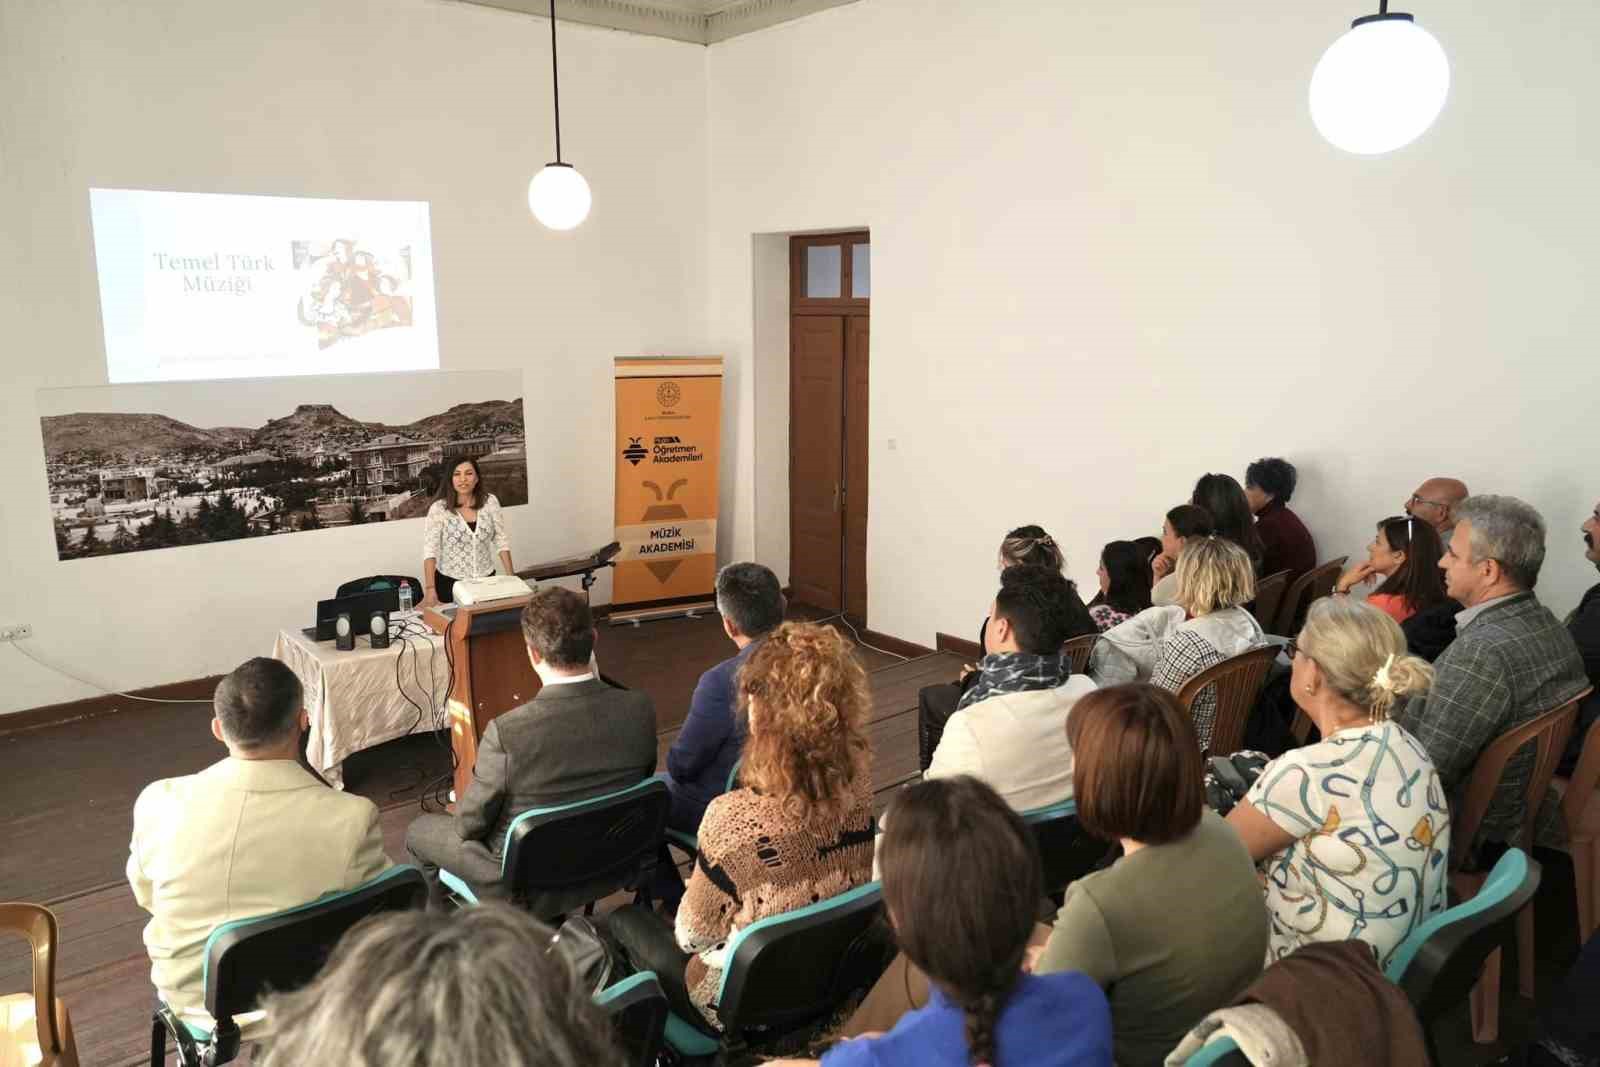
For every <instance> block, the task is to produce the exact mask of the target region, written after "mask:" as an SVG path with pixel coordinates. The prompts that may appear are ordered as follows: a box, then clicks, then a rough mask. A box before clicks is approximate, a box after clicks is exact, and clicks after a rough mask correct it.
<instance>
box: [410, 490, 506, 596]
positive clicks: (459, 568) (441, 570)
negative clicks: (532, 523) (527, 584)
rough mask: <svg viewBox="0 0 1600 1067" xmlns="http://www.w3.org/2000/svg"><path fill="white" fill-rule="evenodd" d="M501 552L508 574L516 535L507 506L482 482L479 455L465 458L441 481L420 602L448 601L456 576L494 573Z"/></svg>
mask: <svg viewBox="0 0 1600 1067" xmlns="http://www.w3.org/2000/svg"><path fill="white" fill-rule="evenodd" d="M496 555H498V556H499V558H500V568H501V570H502V571H504V572H505V573H506V574H514V573H516V568H514V567H513V566H512V565H511V536H510V533H509V532H508V531H507V530H506V520H505V517H504V512H502V511H501V510H500V501H498V500H496V499H495V496H494V494H493V493H491V492H489V491H488V490H487V489H486V488H485V487H484V484H483V476H482V475H481V474H480V473H479V472H478V461H477V460H475V459H463V460H461V461H459V462H458V463H457V464H456V465H455V467H454V469H453V470H452V471H451V472H450V477H448V478H442V479H440V481H439V492H438V495H437V496H435V497H434V501H433V506H432V507H430V508H428V520H427V525H426V526H425V527H424V528H423V533H422V603H421V604H420V605H418V606H419V607H436V606H437V605H439V604H447V603H449V602H450V601H451V600H452V599H453V598H454V597H453V595H454V593H455V587H456V582H457V581H458V580H460V579H463V578H487V577H489V576H490V575H491V574H493V573H494V564H495V557H496Z"/></svg>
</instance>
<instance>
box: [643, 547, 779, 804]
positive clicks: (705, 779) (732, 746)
mask: <svg viewBox="0 0 1600 1067" xmlns="http://www.w3.org/2000/svg"><path fill="white" fill-rule="evenodd" d="M784 608H785V604H784V600H783V593H782V592H781V591H780V589H779V587H778V576H777V575H775V574H773V573H772V572H771V571H770V570H768V569H767V568H766V567H763V566H762V565H761V564H759V563H730V564H728V565H727V566H726V567H724V568H722V570H721V571H720V572H718V574H717V610H718V611H719V612H721V613H722V629H723V632H725V633H726V634H727V635H728V639H729V640H730V641H732V642H733V643H734V645H735V646H737V647H738V649H739V651H738V653H737V654H735V655H734V656H733V657H731V658H729V659H725V660H723V661H722V662H721V663H719V664H717V665H716V666H715V667H712V668H711V669H710V670H708V671H706V672H705V673H704V674H702V675H701V676H700V681H699V683H697V684H696V685H695V687H694V696H693V697H692V698H690V701H689V715H688V717H687V718H686V719H684V720H683V726H682V728H681V729H679V731H678V736H677V738H676V739H675V740H674V741H673V742H672V748H670V749H669V750H668V751H667V774H668V776H669V777H668V780H667V787H668V788H669V789H671V791H672V812H671V814H670V815H669V816H668V818H667V825H668V826H670V827H672V828H673V829H674V830H681V831H683V832H684V833H690V834H692V833H695V832H696V831H697V830H699V828H700V819H701V817H702V816H703V815H705V813H706V805H707V804H709V803H711V801H712V800H713V799H714V798H716V797H718V796H720V795H721V794H722V793H723V792H724V791H726V789H727V784H728V773H729V772H730V771H732V770H733V765H734V764H735V763H737V762H738V760H739V753H740V751H741V750H742V749H743V747H744V734H743V732H742V730H741V728H740V726H739V721H738V708H737V707H736V704H737V700H736V694H737V684H736V681H737V678H736V676H737V675H738V672H739V668H740V667H742V666H743V665H744V661H745V659H746V658H747V657H748V656H749V655H750V650H751V649H753V648H755V647H756V645H758V644H760V643H761V639H762V638H764V637H766V636H767V634H769V633H771V632H772V631H773V630H775V629H777V627H778V624H779V623H780V622H782V621H783V612H784Z"/></svg>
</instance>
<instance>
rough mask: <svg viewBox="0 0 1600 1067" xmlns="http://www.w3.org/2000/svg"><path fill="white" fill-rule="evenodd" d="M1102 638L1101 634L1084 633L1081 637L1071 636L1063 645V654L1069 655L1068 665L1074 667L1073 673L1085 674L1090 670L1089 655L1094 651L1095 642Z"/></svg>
mask: <svg viewBox="0 0 1600 1067" xmlns="http://www.w3.org/2000/svg"><path fill="white" fill-rule="evenodd" d="M1098 640H1100V635H1099V634H1083V635H1082V636H1080V637H1069V638H1067V641H1066V643H1065V644H1063V645H1062V646H1061V654H1062V655H1063V656H1065V657H1067V665H1068V666H1070V667H1071V668H1072V673H1073V674H1085V673H1087V672H1088V670H1089V656H1090V654H1091V653H1093V652H1094V644H1095V642H1096V641H1098Z"/></svg>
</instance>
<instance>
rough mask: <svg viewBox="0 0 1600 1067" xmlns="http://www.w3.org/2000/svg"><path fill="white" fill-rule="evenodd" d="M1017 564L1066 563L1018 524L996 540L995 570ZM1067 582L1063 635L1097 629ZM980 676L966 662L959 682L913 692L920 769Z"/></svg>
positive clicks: (1051, 542) (1043, 538) (1040, 536)
mask: <svg viewBox="0 0 1600 1067" xmlns="http://www.w3.org/2000/svg"><path fill="white" fill-rule="evenodd" d="M1017 566H1033V567H1047V568H1049V569H1051V570H1054V571H1056V572H1057V573H1060V572H1061V571H1062V570H1063V568H1064V567H1065V566H1066V560H1065V559H1064V558H1063V557H1062V555H1061V549H1060V548H1058V547H1056V542H1055V538H1053V537H1051V536H1050V535H1049V534H1047V533H1045V532H1044V530H1043V528H1041V527H1038V526H1019V527H1017V528H1016V529H1015V530H1012V531H1011V532H1010V533H1008V534H1006V538H1005V540H1004V541H1002V542H1000V558H999V569H1000V573H1001V576H1002V578H1003V577H1004V575H1005V572H1006V571H1008V570H1010V569H1011V568H1012V567H1017ZM1067 584H1068V586H1070V587H1071V590H1072V596H1071V603H1070V604H1069V605H1068V610H1069V611H1070V612H1071V614H1072V619H1071V621H1070V623H1069V625H1068V628H1067V629H1068V633H1067V636H1068V637H1078V636H1080V635H1082V634H1092V633H1096V632H1098V631H1097V629H1096V627H1095V623H1094V619H1093V618H1091V617H1090V615H1089V609H1088V608H1087V607H1085V606H1084V603H1083V600H1082V598H1081V597H1079V596H1078V587H1077V585H1076V584H1074V583H1073V582H1072V581H1071V579H1068V580H1067ZM988 626H989V620H988V619H987V618H985V619H984V620H983V625H982V626H980V627H978V648H979V649H980V650H981V649H982V648H983V647H984V633H985V631H986V630H987V629H988ZM981 677H982V674H981V672H980V671H979V670H978V668H977V667H975V666H974V665H972V664H970V663H969V664H967V665H966V666H965V667H963V668H962V670H961V680H960V681H959V682H946V683H941V684H939V685H929V686H924V687H923V688H922V689H921V691H919V692H918V693H917V761H918V762H917V765H918V766H919V767H920V768H921V769H922V770H927V769H928V764H929V762H930V761H932V759H933V750H934V749H936V748H938V747H939V737H940V735H941V734H942V733H943V732H944V724H945V723H946V722H948V721H949V719H950V716H951V715H954V714H955V712H956V709H957V708H958V707H965V706H966V705H967V704H970V703H971V702H972V701H971V698H970V697H969V696H968V692H969V691H970V690H971V689H972V687H973V686H975V685H977V684H978V681H979V679H980V678H981Z"/></svg>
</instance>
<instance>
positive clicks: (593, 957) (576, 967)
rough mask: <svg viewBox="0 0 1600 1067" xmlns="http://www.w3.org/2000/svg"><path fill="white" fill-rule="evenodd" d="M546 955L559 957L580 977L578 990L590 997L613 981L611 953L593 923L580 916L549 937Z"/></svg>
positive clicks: (564, 924) (613, 966)
mask: <svg viewBox="0 0 1600 1067" xmlns="http://www.w3.org/2000/svg"><path fill="white" fill-rule="evenodd" d="M545 952H546V953H547V954H551V953H554V954H557V955H559V956H561V957H562V958H564V959H565V960H566V961H567V963H568V964H569V965H570V966H571V967H572V973H573V974H575V975H577V976H578V984H579V986H580V987H581V988H582V989H583V990H585V991H586V992H587V993H588V994H589V995H590V996H593V995H594V994H595V993H598V992H600V990H602V989H604V988H605V987H606V985H607V983H609V982H610V981H611V972H612V971H613V970H615V969H616V963H615V960H613V958H612V956H611V949H610V947H609V946H608V945H607V944H606V943H605V940H604V939H602V938H601V936H600V931H598V930H596V929H595V927H594V923H592V922H590V921H589V920H588V919H586V918H584V917H583V916H581V915H574V916H572V917H571V918H569V919H567V920H566V921H565V922H563V923H562V924H561V928H560V929H559V930H557V931H556V932H555V933H554V934H552V935H551V937H550V945H549V947H548V948H546V949H545Z"/></svg>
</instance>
